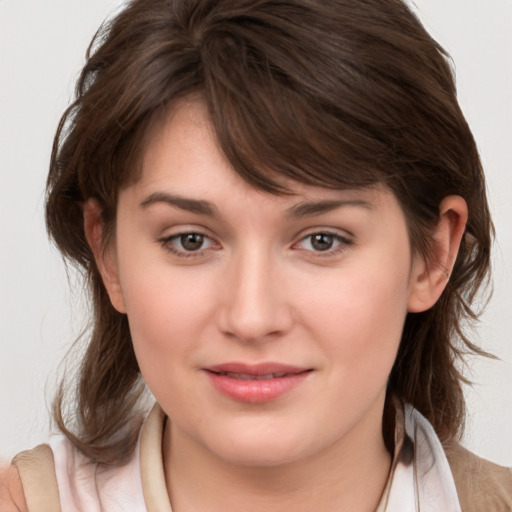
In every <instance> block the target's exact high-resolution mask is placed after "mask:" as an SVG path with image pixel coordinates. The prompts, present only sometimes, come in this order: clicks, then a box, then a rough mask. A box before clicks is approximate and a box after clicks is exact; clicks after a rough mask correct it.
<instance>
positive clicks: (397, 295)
mask: <svg viewBox="0 0 512 512" xmlns="http://www.w3.org/2000/svg"><path fill="white" fill-rule="evenodd" d="M390 256H391V255H390ZM402 260H403V261H400V260H393V258H391V257H390V259H389V261H385V259H384V260H383V259H382V258H380V259H377V258H376V259H375V260H373V262H374V263H375V264H373V263H372V262H371V261H368V260H365V261H363V260H361V262H360V264H358V265H357V266H355V265H354V266H351V267H350V271H349V272H344V271H341V272H340V273H339V275H338V276H334V277H331V278H330V279H329V281H328V282H327V281H326V283H325V286H321V287H318V288H317V290H318V291H317V293H315V294H310V295H309V297H308V302H307V307H305V308H303V312H304V314H306V315H307V319H304V321H303V323H304V324H305V325H307V326H309V329H310V330H311V331H314V330H316V332H317V333H320V334H319V335H318V336H319V337H320V339H321V340H322V343H323V344H324V347H325V350H326V352H328V353H329V355H330V359H331V361H335V362H336V363H337V365H338V366H341V367H342V368H343V369H342V372H341V373H340V374H339V375H345V377H346V376H347V375H350V379H348V381H349V382H348V383H346V384H347V385H349V386H354V387H355V388H357V386H359V387H361V386H365V385H366V384H367V383H368V384H369V383H370V380H371V379H372V378H375V379H377V380H381V381H382V380H387V377H388V374H389V371H390V370H391V367H392V366H393V363H394V360H395V357H396V353H397V351H398V346H399V343H400V339H401V334H402V329H403V325H404V321H405V317H406V314H407V299H408V293H409V284H408V273H407V271H404V270H405V269H408V264H409V260H408V259H406V258H404V257H403V256H402Z"/></svg>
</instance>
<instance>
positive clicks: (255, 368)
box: [204, 362, 311, 377]
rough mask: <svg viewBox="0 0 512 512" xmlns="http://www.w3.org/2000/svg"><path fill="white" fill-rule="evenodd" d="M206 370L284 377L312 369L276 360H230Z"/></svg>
mask: <svg viewBox="0 0 512 512" xmlns="http://www.w3.org/2000/svg"><path fill="white" fill-rule="evenodd" d="M204 370H206V371H209V372H212V373H220V374H223V373H225V374H239V375H247V376H254V377H260V376H263V375H267V376H269V375H273V376H275V377H283V376H285V375H296V374H299V373H303V372H306V371H310V370H311V368H307V367H304V366H293V365H289V364H282V363H275V362H266V363H258V364H248V363H239V362H229V363H221V364H216V365H213V366H207V367H205V368H204Z"/></svg>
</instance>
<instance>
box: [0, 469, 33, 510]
mask: <svg viewBox="0 0 512 512" xmlns="http://www.w3.org/2000/svg"><path fill="white" fill-rule="evenodd" d="M0 510H1V511H2V512H28V509H27V502H26V501H25V495H24V493H23V486H22V484H21V478H20V474H19V471H18V468H17V467H16V466H14V465H12V464H11V465H9V464H1V465H0Z"/></svg>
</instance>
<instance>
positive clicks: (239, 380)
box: [204, 363, 312, 403]
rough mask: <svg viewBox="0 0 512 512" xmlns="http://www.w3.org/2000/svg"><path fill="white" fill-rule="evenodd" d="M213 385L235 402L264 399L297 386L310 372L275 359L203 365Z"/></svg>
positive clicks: (261, 401) (272, 397)
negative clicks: (272, 360)
mask: <svg viewBox="0 0 512 512" xmlns="http://www.w3.org/2000/svg"><path fill="white" fill-rule="evenodd" d="M204 370H205V372H206V374H207V376H208V378H209V380H210V382H211V384H212V385H213V387H214V389H215V390H216V391H218V392H219V393H220V394H222V395H223V396H225V397H227V398H229V399H231V400H235V401H238V402H247V403H264V402H269V401H272V400H275V399H277V398H280V397H282V396H284V395H286V394H287V393H289V392H290V391H292V390H293V389H294V388H296V387H297V386H299V385H300V384H301V383H302V382H303V381H304V380H305V379H306V378H307V377H308V376H309V375H310V374H311V372H312V369H309V368H300V367H294V366H288V365H282V364H278V363H263V364H259V365H246V364H243V363H226V364H222V365H217V366H212V367H208V368H205V369H204Z"/></svg>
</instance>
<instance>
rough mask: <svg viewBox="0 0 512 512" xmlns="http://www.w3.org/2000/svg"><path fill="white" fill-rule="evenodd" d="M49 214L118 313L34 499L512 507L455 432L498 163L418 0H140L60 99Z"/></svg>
mask: <svg viewBox="0 0 512 512" xmlns="http://www.w3.org/2000/svg"><path fill="white" fill-rule="evenodd" d="M47 224H48V228H49V231H50V233H51V235H52V236H53V238H54V240H55V242H56V243H57V245H58V246H59V248H60V250H61V251H62V252H63V254H64V255H65V256H66V257H67V258H69V259H70V260H71V261H73V262H75V263H78V264H80V265H81V266H82V267H83V268H84V269H85V270H86V272H87V274H88V278H89V282H90V283H91V289H92V293H93V304H94V327H93V329H92V332H91V339H90V343H89V346H88V350H87V352H86V354H85V357H84V359H83V362H82V367H81V373H80V376H79V385H78V389H77V396H76V400H77V402H76V403H77V405H76V410H75V411H73V412H72V413H71V414H69V415H66V414H65V410H66V402H65V399H66V397H65V393H64V392H65V389H64V387H63V388H62V389H61V393H60V395H59V396H58V397H57V400H56V403H55V415H56V419H57V421H58V423H59V426H60V429H61V430H62V432H63V434H64V436H62V437H60V438H57V439H55V440H53V441H52V443H51V448H50V447H48V446H46V447H44V446H43V447H39V448H37V449H36V450H35V451H31V452H25V453H23V454H21V455H20V456H19V457H17V458H16V459H15V462H14V465H13V467H12V469H11V471H10V476H9V479H10V483H9V485H10V489H11V491H10V492H11V494H12V495H13V496H14V499H13V502H14V503H17V505H14V504H13V505H12V506H17V507H18V509H21V510H23V509H24V508H23V507H25V508H26V507H28V509H29V510H37V508H36V507H37V506H38V505H39V504H42V503H43V501H41V500H45V499H48V500H52V501H51V503H53V502H55V501H58V502H60V507H61V509H62V510H88V509H94V507H98V506H100V505H99V504H101V506H102V507H103V509H105V510H121V509H122V510H127V509H133V510H166V509H167V510H169V509H170V506H171V504H172V508H173V510H175V511H187V510H229V509H234V508H237V509H238V508H239V507H240V505H241V504H242V506H243V507H244V508H246V509H249V510H261V509H263V508H265V509H266V510H284V509H286V510H289V509H290V508H295V509H296V510H302V509H304V510H306V509H308V510H309V509H311V507H312V506H316V507H318V508H319V509H321V510H393V511H396V510H413V509H414V508H413V507H416V509H417V510H420V509H421V510H429V509H430V510H461V509H462V510H486V509H489V510H508V509H510V506H511V496H512V491H511V486H512V479H511V477H510V474H509V473H508V472H507V470H505V469H503V468H499V467H498V466H494V465H492V464H491V463H488V462H486V461H482V460H480V459H477V458H476V457H475V456H473V455H471V454H468V453H467V452H465V451H464V450H463V449H462V448H461V447H460V446H459V445H458V444H457V442H456V439H457V436H458V435H459V433H460V431H461V428H462V426H463V419H464V400H463V396H462V390H461V383H462V381H463V379H462V376H461V375H460V373H459V371H458V370H457V366H456V363H457V361H458V360H460V358H461V357H462V354H463V352H464V351H467V350H470V351H473V352H476V353H478V352H480V351H479V350H478V348H477V347H475V346H474V345H473V344H472V343H471V341H470V340H469V339H467V338H466V337H465V335H464V334H463V324H464V321H465V320H466V319H467V318H471V317H472V316H473V312H472V310H471V301H472V300H473V298H474V297H475V294H476V293H477V291H478V289H479V287H480V285H481V284H482V283H483V282H484V281H485V278H486V275H487V272H488V265H489V248H490V239H491V234H492V224H491V221H490V217H489V212H488V206H487V202H486V199H485V184H484V178H483V174H482V170H481V166H480V162H479V159H478V154H477V151H476V147H475V144H474V141H473V137H472V135H471V132H470V131H469V128H468V127H467V124H466V122H465V120H464V117H463V115H462V113H461V111H460V108H459V106H458V104H457V101H456V97H455V87H454V84H453V78H452V75H451V73H450V69H449V66H448V65H447V63H446V60H445V56H444V53H443V51H442V49H441V48H440V47H439V46H438V45H437V44H436V43H435V42H434V41H433V40H432V39H431V38H430V37H429V36H428V34H427V33H426V32H425V31H424V29H423V28H422V27H421V25H420V24H419V22H418V21H417V20H416V18H415V17H414V16H413V15H412V14H411V12H410V11H409V10H408V8H407V7H406V6H405V5H404V4H403V3H402V2H399V1H389V0H386V1H384V0H381V1H379V0H375V1H372V2H370V3H367V4H366V3H365V4H362V3H361V2H356V1H338V2H327V3H325V2H322V3H318V4H317V3H315V2H309V1H294V2H263V1H261V2H254V1H251V2H248V1H247V2H245V1H237V2H206V1H197V2H190V1H187V2H185V1H183V2H174V3H172V4H169V3H168V2H166V1H163V0H161V1H158V0H157V1H155V0H153V1H149V0H145V1H140V0H139V1H134V2H132V3H131V4H130V5H129V6H128V7H127V8H126V9H125V10H124V11H123V12H122V13H121V14H119V16H118V17H117V18H116V19H115V20H114V21H113V22H112V23H111V24H109V25H108V26H106V27H104V29H103V31H102V32H100V33H99V34H98V35H97V37H96V40H95V43H94V44H93V46H92V49H91V51H90V55H89V57H88V61H87V63H86V66H85V68H84V70H83V72H82V75H81V78H80V81H79V84H78V89H77V99H76V101H75V103H74V104H73V105H72V106H71V107H70V108H69V109H68V111H67V112H66V113H65V115H64V117H63V119H62V121H61V125H60V128H59V131H58V133H57V136H56V139H55V145H54V152H53V156H52V165H51V170H50V175H49V178H48V199H47ZM145 385H147V387H148V388H149V390H150V391H151V392H152V393H153V395H154V396H155V398H156V399H157V403H158V405H157V406H155V408H154V409H153V412H152V413H151V414H150V416H149V418H148V419H147V421H146V422H145V425H144V427H143V428H142V431H141V426H140V425H141V422H142V421H143V418H144V413H142V412H140V411H141V408H143V407H142V402H143V400H142V398H143V394H144V389H145ZM140 432H142V433H140ZM34 475H37V478H38V479H39V480H40V479H41V478H43V476H42V475H44V478H45V479H48V480H47V483H45V485H44V489H45V490H50V492H51V494H50V495H45V494H44V493H43V492H42V491H41V489H40V488H31V487H30V486H29V482H30V479H31V478H34ZM20 486H21V487H22V489H21V488H20ZM219 489H223V491H224V489H225V490H226V492H219ZM52 506H53V505H52ZM14 510H16V509H14Z"/></svg>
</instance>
